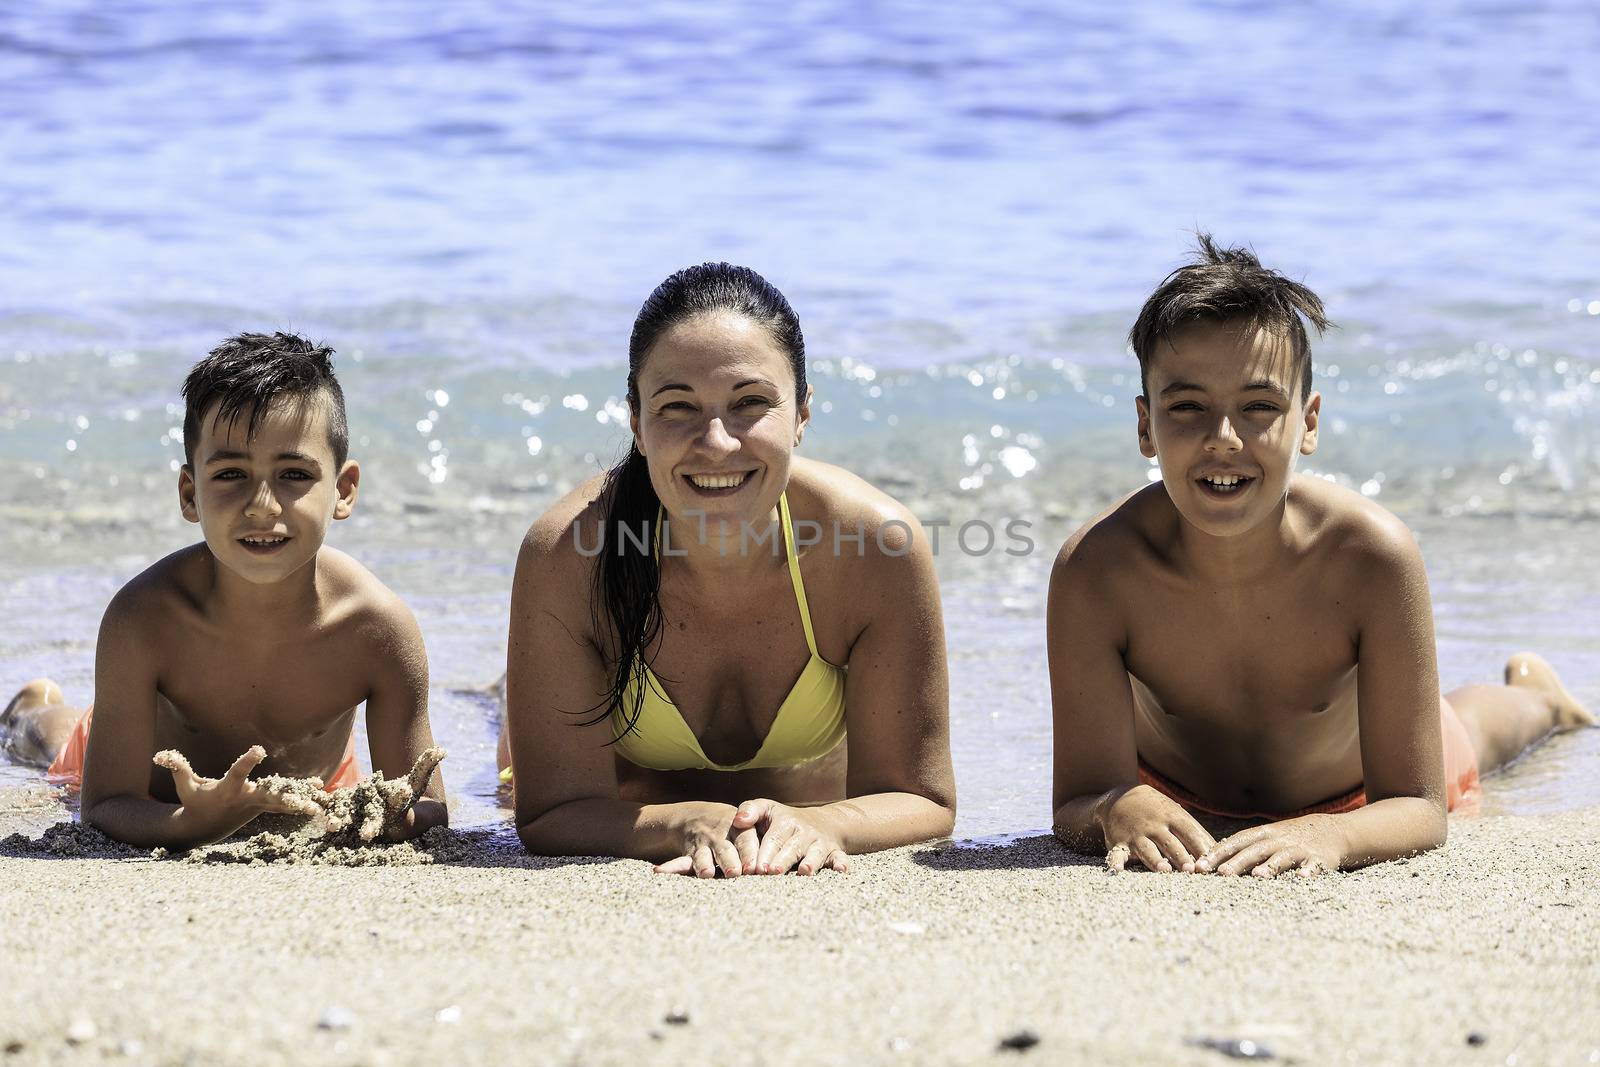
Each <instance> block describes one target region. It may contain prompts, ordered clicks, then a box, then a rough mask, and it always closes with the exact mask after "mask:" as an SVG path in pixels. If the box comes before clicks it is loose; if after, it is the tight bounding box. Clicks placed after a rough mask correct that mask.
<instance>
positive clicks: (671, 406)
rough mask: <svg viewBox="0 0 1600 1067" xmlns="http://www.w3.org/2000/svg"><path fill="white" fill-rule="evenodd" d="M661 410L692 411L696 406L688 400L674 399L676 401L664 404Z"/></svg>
mask: <svg viewBox="0 0 1600 1067" xmlns="http://www.w3.org/2000/svg"><path fill="white" fill-rule="evenodd" d="M661 410H662V411H692V410H694V408H693V406H692V405H691V404H690V403H689V402H688V401H686V400H674V401H672V402H670V403H667V404H662V405H661Z"/></svg>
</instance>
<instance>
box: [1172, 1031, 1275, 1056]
mask: <svg viewBox="0 0 1600 1067" xmlns="http://www.w3.org/2000/svg"><path fill="white" fill-rule="evenodd" d="M1188 1044H1191V1045H1193V1046H1195V1047H1196V1048H1208V1049H1210V1050H1211V1051H1212V1052H1220V1053H1222V1054H1223V1055H1224V1056H1227V1057H1228V1058H1229V1059H1233V1060H1275V1059H1277V1058H1278V1055H1277V1053H1275V1052H1273V1051H1272V1050H1271V1049H1270V1048H1268V1047H1267V1046H1265V1045H1261V1044H1257V1043H1256V1042H1254V1041H1251V1040H1250V1039H1249V1038H1247V1037H1242V1038H1241V1037H1191V1038H1189V1040H1188Z"/></svg>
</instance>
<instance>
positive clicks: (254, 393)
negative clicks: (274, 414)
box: [183, 333, 350, 467]
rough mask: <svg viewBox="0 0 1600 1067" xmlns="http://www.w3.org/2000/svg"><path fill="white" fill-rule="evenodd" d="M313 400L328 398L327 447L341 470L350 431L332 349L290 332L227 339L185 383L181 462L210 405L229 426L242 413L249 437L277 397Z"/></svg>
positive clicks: (188, 458) (190, 453) (190, 452)
mask: <svg viewBox="0 0 1600 1067" xmlns="http://www.w3.org/2000/svg"><path fill="white" fill-rule="evenodd" d="M315 396H325V397H327V400H328V445H329V447H330V448H331V449H332V450H333V464H334V466H335V467H343V466H344V461H345V459H346V458H347V457H348V456H349V454H350V431H349V428H348V425H347V424H346V422H345V414H344V390H343V389H340V388H339V379H338V378H336V377H334V373H333V349H331V348H329V347H327V346H326V345H315V344H312V343H311V342H310V341H308V340H306V339H305V338H304V337H301V336H299V335H298V334H292V333H274V334H265V333H241V334H236V335H235V336H233V337H230V338H228V339H227V340H226V341H224V342H222V343H221V344H220V345H218V346H217V347H216V348H213V349H212V350H211V354H210V355H208V356H206V358H205V359H202V360H201V361H200V362H199V363H196V364H195V365H194V366H193V367H192V368H191V369H190V371H189V376H188V377H187V378H186V379H184V382H183V401H184V412H183V456H184V462H186V463H188V464H189V466H190V467H193V466H194V450H195V447H196V446H197V445H199V443H200V420H201V419H203V418H205V417H206V414H207V412H209V411H210V410H211V406H212V405H213V404H215V405H217V411H216V418H217V419H218V420H220V421H224V422H230V423H231V422H233V421H234V420H235V419H237V418H238V417H239V416H241V415H244V416H245V417H246V423H245V426H246V439H250V438H254V437H255V435H256V430H257V429H259V428H260V426H261V420H262V419H263V418H265V417H266V415H267V412H268V410H269V409H271V407H272V405H273V404H274V403H276V402H277V401H278V400H279V399H280V398H281V399H293V400H298V401H302V402H304V401H309V400H310V399H311V398H312V397H315Z"/></svg>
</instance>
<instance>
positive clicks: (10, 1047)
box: [6, 834, 28, 1056]
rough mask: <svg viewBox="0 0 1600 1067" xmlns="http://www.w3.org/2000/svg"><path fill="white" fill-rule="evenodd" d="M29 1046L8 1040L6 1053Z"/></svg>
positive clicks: (8, 1054)
mask: <svg viewBox="0 0 1600 1067" xmlns="http://www.w3.org/2000/svg"><path fill="white" fill-rule="evenodd" d="M17 836H18V837H21V836H22V835H21V834H18V835H17ZM27 1047H28V1046H27V1045H25V1044H23V1043H22V1042H21V1041H7V1042H6V1055H7V1056H15V1055H16V1054H17V1053H19V1052H21V1051H22V1050H23V1049H25V1048H27Z"/></svg>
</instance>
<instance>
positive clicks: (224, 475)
mask: <svg viewBox="0 0 1600 1067" xmlns="http://www.w3.org/2000/svg"><path fill="white" fill-rule="evenodd" d="M211 477H212V479H213V480H214V481H218V482H231V481H237V480H238V479H240V478H243V477H244V471H242V470H239V469H238V468H236V467H229V468H227V469H226V470H220V471H217V473H215V474H213V475H212V476H211Z"/></svg>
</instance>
